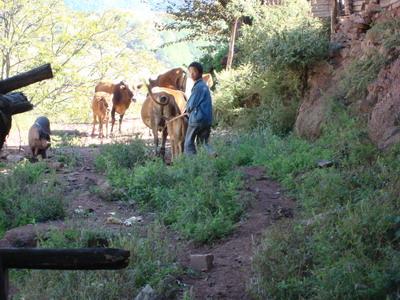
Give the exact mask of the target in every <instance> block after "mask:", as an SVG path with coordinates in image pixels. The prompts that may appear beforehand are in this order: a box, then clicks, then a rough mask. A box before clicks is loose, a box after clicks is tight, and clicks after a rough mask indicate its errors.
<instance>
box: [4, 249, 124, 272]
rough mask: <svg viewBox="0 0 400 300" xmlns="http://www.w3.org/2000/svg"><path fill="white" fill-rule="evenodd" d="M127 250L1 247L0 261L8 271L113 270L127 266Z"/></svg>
mask: <svg viewBox="0 0 400 300" xmlns="http://www.w3.org/2000/svg"><path fill="white" fill-rule="evenodd" d="M129 256H130V253H129V251H125V250H121V249H112V248H82V249H37V248H3V249H0V258H1V259H2V260H3V267H5V268H9V269H46V270H107V269H110V270H115V269H123V268H125V267H126V266H128V264H129Z"/></svg>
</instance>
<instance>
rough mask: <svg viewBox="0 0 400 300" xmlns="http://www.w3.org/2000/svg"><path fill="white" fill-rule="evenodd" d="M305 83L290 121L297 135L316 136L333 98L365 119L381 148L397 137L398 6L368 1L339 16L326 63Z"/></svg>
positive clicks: (399, 124) (399, 128) (399, 134)
mask: <svg viewBox="0 0 400 300" xmlns="http://www.w3.org/2000/svg"><path fill="white" fill-rule="evenodd" d="M308 84H309V87H310V89H309V92H308V94H307V96H306V97H305V99H304V100H303V102H302V104H301V106H300V108H299V112H298V116H297V119H296V124H295V130H296V132H297V133H298V134H299V135H300V136H302V137H306V138H308V139H315V138H317V137H319V136H320V135H321V132H322V130H323V124H324V121H325V120H326V118H327V116H328V115H329V108H330V104H331V103H332V100H334V101H339V102H341V103H343V104H344V105H345V106H346V107H348V109H349V110H350V111H351V113H352V114H353V115H354V116H355V117H356V116H357V117H360V118H362V119H363V120H364V121H365V122H366V126H367V127H368V135H369V138H370V139H371V140H372V141H373V142H374V144H376V145H377V146H378V147H379V148H380V149H386V148H388V147H390V146H391V145H393V144H395V143H397V142H398V141H400V8H396V9H393V10H390V11H384V10H382V8H381V7H380V6H379V5H378V4H373V3H371V4H368V5H367V7H366V9H365V11H363V12H362V13H360V14H353V15H350V16H347V17H343V18H342V19H340V21H339V23H338V24H337V27H336V30H335V33H334V34H333V35H332V39H331V44H330V53H329V61H328V62H324V63H320V64H319V65H317V66H316V67H314V68H313V70H312V71H311V72H310V74H309V78H308Z"/></svg>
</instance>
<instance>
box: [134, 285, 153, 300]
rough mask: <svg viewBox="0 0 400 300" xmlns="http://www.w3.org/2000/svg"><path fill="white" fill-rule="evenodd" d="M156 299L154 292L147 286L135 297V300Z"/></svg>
mask: <svg viewBox="0 0 400 300" xmlns="http://www.w3.org/2000/svg"><path fill="white" fill-rule="evenodd" d="M157 298H158V296H157V293H156V291H155V290H154V289H153V288H152V287H151V286H150V285H149V284H146V286H145V287H144V288H143V289H142V290H141V291H140V293H139V294H138V295H137V296H136V297H135V300H156V299H157Z"/></svg>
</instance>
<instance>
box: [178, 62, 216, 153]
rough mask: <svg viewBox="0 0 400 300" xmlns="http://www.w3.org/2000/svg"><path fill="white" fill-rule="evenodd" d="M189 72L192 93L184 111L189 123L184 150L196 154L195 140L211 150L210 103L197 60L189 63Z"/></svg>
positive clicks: (201, 68) (201, 67)
mask: <svg viewBox="0 0 400 300" xmlns="http://www.w3.org/2000/svg"><path fill="white" fill-rule="evenodd" d="M189 74H190V77H191V78H192V79H193V81H194V86H193V88H192V94H191V95H190V98H189V100H188V102H187V104H186V113H187V114H188V115H189V124H188V129H187V132H186V137H185V146H184V152H185V153H186V154H196V146H195V140H196V141H197V143H198V144H204V145H205V147H206V149H207V150H208V151H209V152H211V151H212V150H211V148H210V147H209V145H208V139H209V137H210V132H211V123H212V104H211V94H210V89H209V88H208V86H207V84H206V83H205V82H204V81H203V66H202V65H201V64H200V63H198V62H193V63H191V64H190V65H189Z"/></svg>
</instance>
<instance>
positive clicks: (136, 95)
mask: <svg viewBox="0 0 400 300" xmlns="http://www.w3.org/2000/svg"><path fill="white" fill-rule="evenodd" d="M142 86H143V84H138V85H136V86H134V92H133V98H132V101H133V102H136V100H137V98H138V94H139V91H140V89H141V88H142Z"/></svg>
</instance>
